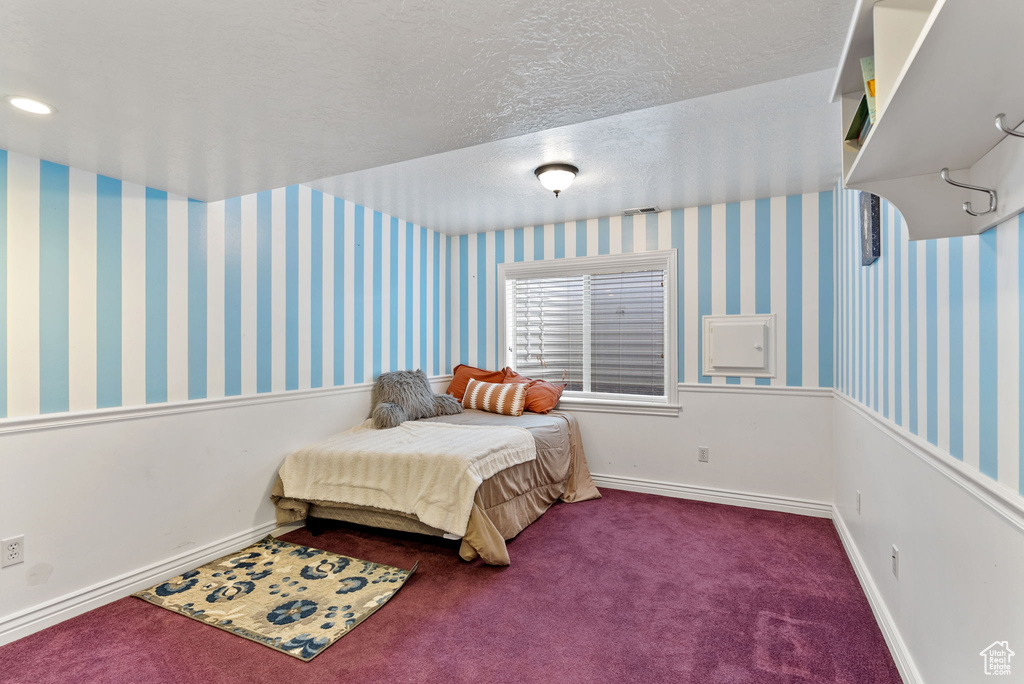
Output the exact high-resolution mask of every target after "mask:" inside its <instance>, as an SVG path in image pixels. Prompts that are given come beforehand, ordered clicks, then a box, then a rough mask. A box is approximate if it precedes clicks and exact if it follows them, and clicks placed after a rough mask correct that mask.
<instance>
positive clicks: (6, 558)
mask: <svg viewBox="0 0 1024 684" xmlns="http://www.w3.org/2000/svg"><path fill="white" fill-rule="evenodd" d="M0 548H2V549H3V556H0V568H6V567H7V566H8V565H17V564H18V563H23V562H25V537H23V536H20V537H11V538H10V539H4V540H3V541H2V542H0Z"/></svg>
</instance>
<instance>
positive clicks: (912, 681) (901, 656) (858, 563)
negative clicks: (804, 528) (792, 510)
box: [832, 507, 924, 684]
mask: <svg viewBox="0 0 1024 684" xmlns="http://www.w3.org/2000/svg"><path fill="white" fill-rule="evenodd" d="M832 523H833V524H834V525H835V526H836V532H838V533H839V539H840V540H841V541H842V542H843V548H844V549H845V550H846V557H847V558H849V559H850V564H851V565H853V571H854V572H855V573H857V579H858V580H860V586H861V588H862V589H864V594H865V595H866V596H867V597H868V604H870V605H871V612H872V613H874V615H875V622H877V623H878V626H879V628H880V629H881V630H882V636H883V637H885V643H886V645H888V646H889V653H890V654H892V659H893V662H895V663H896V669H897V670H899V672H900V677H902V678H903V681H904V682H906V684H924V680H923V679H921V674H920V673H919V672H918V671H917V666H916V665H915V664H914V659H913V658H911V657H910V651H909V650H908V649H907V644H906V642H904V641H903V637H902V636H901V635H900V631H899V629H897V628H896V622H895V620H893V617H892V614H891V613H890V612H889V609H888V607H886V605H885V601H883V600H882V594H881V592H879V591H878V586H877V585H876V584H875V580H874V579H872V577H871V573H870V572H868V567H867V565H866V564H865V563H864V558H863V557H862V556H861V555H860V551H859V550H858V549H857V545H856V544H854V542H853V536H852V535H851V534H850V530H849V528H847V527H846V523H845V522H844V521H843V518H842V516H841V515H840V514H839V509H838V508H835V507H833V510H832Z"/></svg>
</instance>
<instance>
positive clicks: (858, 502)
mask: <svg viewBox="0 0 1024 684" xmlns="http://www.w3.org/2000/svg"><path fill="white" fill-rule="evenodd" d="M857 515H860V490H859V489H858V490H857Z"/></svg>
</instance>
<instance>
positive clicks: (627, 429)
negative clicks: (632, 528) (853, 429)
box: [575, 385, 832, 515]
mask: <svg viewBox="0 0 1024 684" xmlns="http://www.w3.org/2000/svg"><path fill="white" fill-rule="evenodd" d="M679 390H680V391H679V400H680V403H681V405H682V411H681V412H680V414H679V416H678V417H666V416H636V415H615V414H607V413H589V412H583V411H575V414H576V417H577V418H578V419H579V422H580V426H581V429H582V432H583V441H584V447H585V449H586V452H587V461H588V463H589V464H590V469H591V471H592V472H593V473H594V475H595V480H597V482H598V485H599V486H610V487H615V488H617V489H630V490H635V491H646V492H651V493H656V494H664V495H667V496H681V497H684V498H694V499H701V500H707V501H719V502H723V503H734V504H740V505H747V506H753V507H756V508H769V509H773V510H785V511H792V512H799V513H807V514H811V515H829V514H830V511H831V501H832V491H831V489H832V487H831V481H832V391H831V390H830V389H824V390H821V389H804V388H797V387H745V386H737V385H731V386H730V385H723V386H709V385H704V386H693V385H680V387H679ZM698 446H707V447H710V449H711V458H710V461H709V462H708V463H700V462H698V460H697V447H698Z"/></svg>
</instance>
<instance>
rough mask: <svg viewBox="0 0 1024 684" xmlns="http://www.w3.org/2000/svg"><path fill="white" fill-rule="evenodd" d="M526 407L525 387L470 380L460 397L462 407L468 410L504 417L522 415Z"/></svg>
mask: <svg viewBox="0 0 1024 684" xmlns="http://www.w3.org/2000/svg"><path fill="white" fill-rule="evenodd" d="M525 405H526V385H520V384H513V383H500V382H480V381H479V380H477V379H475V378H470V380H469V384H467V385H466V393H465V394H464V395H463V396H462V406H463V407H465V408H468V409H479V410H481V411H489V412H491V413H500V414H502V415H505V416H521V415H523V407H524V406H525Z"/></svg>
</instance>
